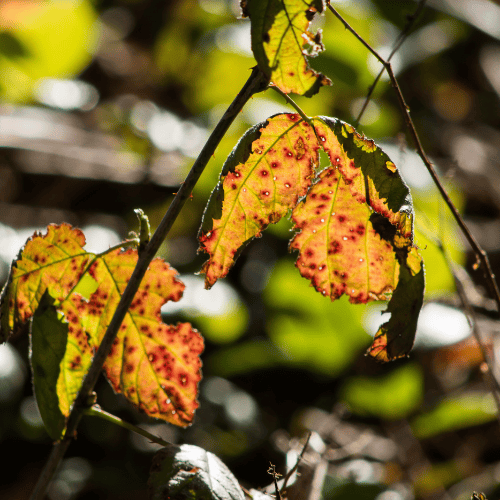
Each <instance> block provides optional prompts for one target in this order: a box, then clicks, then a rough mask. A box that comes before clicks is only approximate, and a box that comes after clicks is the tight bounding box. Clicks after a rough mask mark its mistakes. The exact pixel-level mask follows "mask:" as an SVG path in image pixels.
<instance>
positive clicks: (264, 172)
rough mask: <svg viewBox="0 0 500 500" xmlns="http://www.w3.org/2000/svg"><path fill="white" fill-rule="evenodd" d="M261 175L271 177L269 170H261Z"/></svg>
mask: <svg viewBox="0 0 500 500" xmlns="http://www.w3.org/2000/svg"><path fill="white" fill-rule="evenodd" d="M260 175H261V177H266V176H267V175H269V172H268V171H267V170H261V171H260Z"/></svg>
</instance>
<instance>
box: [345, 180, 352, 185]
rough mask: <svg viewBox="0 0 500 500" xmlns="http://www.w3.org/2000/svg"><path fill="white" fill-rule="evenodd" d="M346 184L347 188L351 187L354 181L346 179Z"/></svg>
mask: <svg viewBox="0 0 500 500" xmlns="http://www.w3.org/2000/svg"><path fill="white" fill-rule="evenodd" d="M344 182H345V183H346V185H347V186H349V185H350V184H352V180H351V179H345V180H344Z"/></svg>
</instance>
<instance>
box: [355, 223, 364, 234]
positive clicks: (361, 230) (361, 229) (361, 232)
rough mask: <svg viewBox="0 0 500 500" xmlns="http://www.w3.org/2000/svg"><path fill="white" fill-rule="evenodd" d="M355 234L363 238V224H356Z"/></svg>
mask: <svg viewBox="0 0 500 500" xmlns="http://www.w3.org/2000/svg"><path fill="white" fill-rule="evenodd" d="M356 232H357V233H358V234H359V235H360V236H363V235H364V234H365V226H363V224H358V227H357V228H356Z"/></svg>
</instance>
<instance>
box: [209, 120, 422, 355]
mask: <svg viewBox="0 0 500 500" xmlns="http://www.w3.org/2000/svg"><path fill="white" fill-rule="evenodd" d="M312 123H313V124H314V130H312V127H311V126H310V125H309V124H307V123H306V122H305V121H303V120H302V119H301V118H300V117H299V116H298V115H296V114H283V115H276V116H274V117H272V118H270V119H269V120H268V121H267V124H264V126H262V125H259V126H257V127H255V128H254V129H251V130H250V131H249V132H248V133H247V134H245V136H244V137H243V139H242V141H241V142H240V143H239V144H238V145H237V146H236V148H235V149H234V151H233V153H232V154H231V155H230V157H229V159H228V161H227V162H226V165H225V167H224V169H223V172H222V174H221V182H220V183H219V185H218V186H217V188H216V190H215V191H214V193H213V194H212V197H211V200H210V203H209V205H208V207H207V210H206V211H205V215H204V221H203V225H202V229H201V230H200V242H201V246H200V249H201V250H203V251H205V252H207V253H208V254H209V255H210V258H209V260H208V261H207V262H206V263H205V265H204V266H203V268H202V272H203V273H205V274H206V281H205V283H206V287H207V288H209V287H210V286H212V285H213V284H214V283H215V281H216V280H217V279H218V278H221V277H224V276H225V275H226V274H227V272H228V271H229V269H230V267H231V266H232V265H233V264H234V261H235V260H236V257H237V256H238V254H239V252H240V251H241V249H242V248H243V246H244V245H245V244H246V243H248V242H249V241H250V239H252V238H253V237H256V236H257V237H258V236H260V234H261V232H262V230H263V229H265V228H266V227H267V225H268V224H270V223H276V222H278V221H279V220H280V219H281V218H282V217H283V216H284V215H286V214H287V212H288V210H290V209H292V220H293V221H294V223H295V229H296V231H297V233H296V235H295V236H294V238H293V239H292V241H291V243H290V248H291V249H294V250H298V251H299V257H298V259H297V267H298V268H299V271H300V273H301V274H302V276H304V277H306V278H308V279H309V280H310V281H311V284H312V285H313V286H314V287H315V289H316V290H317V291H319V292H320V293H322V294H323V295H325V296H328V297H330V298H331V300H335V299H337V298H339V297H340V296H341V295H343V294H345V295H347V296H348V297H349V300H350V301H351V302H353V303H366V302H368V301H372V300H389V299H390V298H391V297H393V302H391V304H392V305H391V306H390V307H389V309H388V310H389V312H393V313H394V314H393V318H392V319H391V321H390V322H389V323H387V324H386V325H384V326H383V327H382V330H381V331H380V332H379V334H378V335H377V338H376V341H375V344H374V346H373V347H372V349H371V350H370V354H371V355H372V356H373V357H376V358H377V359H378V360H383V361H388V360H391V359H396V358H398V357H400V356H404V355H406V354H407V353H408V352H409V350H410V349H411V346H412V345H413V341H414V336H415V330H416V322H417V319H418V314H419V311H420V308H421V306H422V301H423V291H424V271H423V263H422V259H421V257H420V256H419V255H418V253H417V252H416V249H415V248H414V246H413V209H412V204H411V196H410V192H409V189H408V187H407V186H406V184H405V183H404V182H403V180H402V179H401V176H400V175H399V172H398V171H397V168H396V165H395V164H394V163H393V162H392V161H391V160H390V159H389V157H388V156H387V155H386V154H385V153H384V152H383V151H382V150H381V149H380V148H379V147H378V146H377V145H376V144H375V143H374V142H373V141H371V140H369V139H367V138H366V137H364V136H362V135H360V134H358V133H357V132H356V131H355V130H354V129H353V128H352V127H351V126H350V125H348V124H346V123H344V122H341V121H340V120H337V119H332V118H327V117H317V118H314V119H313V120H312ZM259 133H260V135H259ZM320 148H321V149H322V150H323V151H325V152H326V153H327V155H328V158H329V160H330V166H328V167H326V168H325V169H324V170H323V171H322V172H320V173H319V174H318V175H317V176H316V178H315V179H312V177H313V176H314V171H315V170H314V169H315V167H316V166H317V164H318V151H319V150H320ZM304 195H305V196H304ZM299 200H300V201H299ZM395 290H397V293H396V292H395ZM393 293H394V295H393ZM406 308H409V309H406ZM403 316H405V321H404V322H403V319H402V318H403ZM408 317H409V321H408ZM400 318H401V319H400Z"/></svg>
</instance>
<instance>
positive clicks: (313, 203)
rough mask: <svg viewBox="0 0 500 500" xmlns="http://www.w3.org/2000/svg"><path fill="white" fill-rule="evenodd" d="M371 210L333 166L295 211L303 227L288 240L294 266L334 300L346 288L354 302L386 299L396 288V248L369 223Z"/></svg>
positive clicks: (299, 223) (293, 216)
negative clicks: (295, 253) (293, 252)
mask: <svg viewBox="0 0 500 500" xmlns="http://www.w3.org/2000/svg"><path fill="white" fill-rule="evenodd" d="M370 215H371V210H370V208H369V207H368V206H367V205H366V204H364V203H363V204H361V203H359V202H358V201H357V200H356V199H354V198H353V197H352V195H351V192H350V189H349V187H348V186H347V185H346V182H345V180H344V178H343V176H342V175H341V174H340V172H339V171H338V170H337V169H335V168H334V167H330V168H328V169H325V170H323V172H321V174H320V176H319V181H318V182H317V183H316V184H315V185H314V186H313V187H312V188H311V189H310V190H309V193H308V194H307V198H306V199H305V200H304V201H303V202H301V203H299V205H297V207H296V208H295V209H294V211H293V215H292V219H293V221H294V222H295V224H296V226H295V227H296V228H300V230H301V231H300V232H299V233H297V234H296V235H295V237H294V238H293V239H292V241H291V242H290V249H294V250H299V258H298V259H297V263H296V266H297V267H298V269H299V271H300V274H301V275H302V276H304V278H308V279H309V280H311V282H312V284H313V286H314V287H315V288H316V290H317V291H318V292H320V293H322V294H323V295H325V296H329V297H330V298H331V299H332V300H335V299H337V298H339V297H340V296H341V295H343V294H344V293H345V294H347V295H348V296H349V297H350V299H349V300H350V301H351V302H353V303H360V302H363V303H366V302H368V301H369V300H387V299H388V298H390V296H391V294H392V291H393V289H394V288H395V287H396V284H397V279H398V272H399V265H398V262H397V259H396V255H395V253H394V249H393V247H392V245H391V244H390V243H389V242H387V241H385V240H383V239H382V238H381V236H380V235H379V233H378V232H377V231H376V230H375V229H374V228H373V225H372V223H371V221H370Z"/></svg>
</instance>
